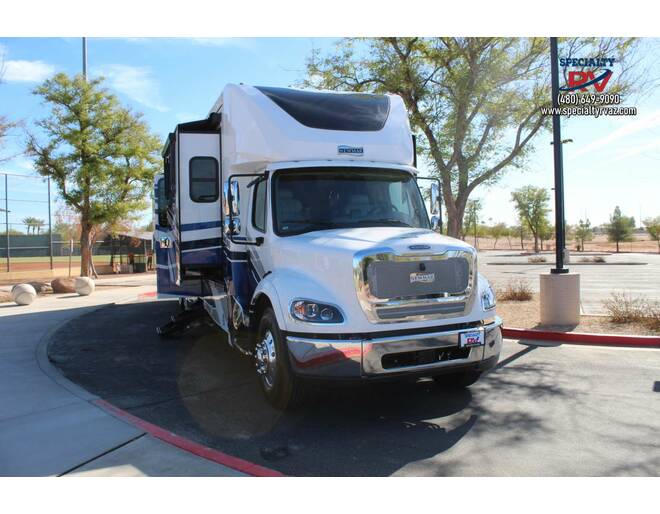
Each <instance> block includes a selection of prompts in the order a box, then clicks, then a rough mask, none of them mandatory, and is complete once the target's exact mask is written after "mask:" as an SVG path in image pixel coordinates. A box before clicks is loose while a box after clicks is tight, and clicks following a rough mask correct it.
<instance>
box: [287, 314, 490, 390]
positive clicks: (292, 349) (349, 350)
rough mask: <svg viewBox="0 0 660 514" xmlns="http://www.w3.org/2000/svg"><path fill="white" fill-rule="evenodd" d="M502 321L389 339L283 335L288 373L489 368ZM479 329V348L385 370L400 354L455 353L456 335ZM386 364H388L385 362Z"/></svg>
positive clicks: (361, 374) (357, 374) (353, 374)
mask: <svg viewBox="0 0 660 514" xmlns="http://www.w3.org/2000/svg"><path fill="white" fill-rule="evenodd" d="M501 325H502V320H501V319H500V318H495V321H494V322H493V323H489V324H487V325H483V326H482V327H476V328H472V329H462V330H451V331H434V332H428V333H423V334H414V335H400V336H393V337H376V335H377V334H374V337H368V338H366V337H362V338H350V337H347V338H345V339H315V338H308V337H301V336H294V335H287V337H286V341H287V346H288V348H289V357H290V359H289V360H290V362H291V366H292V368H293V371H294V372H295V373H296V374H297V375H300V376H309V377H318V378H346V379H348V378H370V377H385V376H389V375H401V374H404V375H405V374H422V375H423V374H424V373H425V372H428V373H429V374H430V375H432V374H434V373H435V372H436V371H437V372H442V371H445V369H451V368H455V367H456V368H458V367H469V366H470V365H478V364H480V363H483V362H488V363H489V364H492V365H494V363H495V362H496V361H497V357H498V356H499V354H500V350H501V348H502V331H501V328H500V327H501ZM478 328H480V329H482V330H483V331H484V345H483V346H475V347H472V348H470V349H469V353H468V355H466V356H462V357H461V358H453V359H451V360H442V361H440V360H438V361H434V362H428V363H423V364H416V365H405V366H391V365H390V366H386V367H384V365H383V357H386V356H396V355H397V354H399V355H404V354H406V353H407V352H418V351H424V350H438V352H436V353H437V354H438V355H442V354H443V353H444V352H453V351H456V350H458V340H459V334H460V333H461V332H469V331H474V330H476V329H478ZM390 362H391V361H390Z"/></svg>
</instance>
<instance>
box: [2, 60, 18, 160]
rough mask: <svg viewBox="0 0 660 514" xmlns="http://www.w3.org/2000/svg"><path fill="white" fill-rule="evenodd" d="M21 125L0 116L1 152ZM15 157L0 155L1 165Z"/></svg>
mask: <svg viewBox="0 0 660 514" xmlns="http://www.w3.org/2000/svg"><path fill="white" fill-rule="evenodd" d="M2 57H3V56H2V55H0V84H2V76H3V61H2ZM19 125H20V123H18V122H15V121H11V120H10V119H9V118H7V117H6V116H5V115H3V114H0V150H2V147H3V146H4V144H5V141H6V139H7V137H8V136H9V135H10V134H11V131H12V129H14V128H16V127H18V126H19ZM12 157H13V156H11V155H10V156H7V155H4V156H3V155H2V153H0V163H3V162H5V161H8V160H9V159H11V158H12Z"/></svg>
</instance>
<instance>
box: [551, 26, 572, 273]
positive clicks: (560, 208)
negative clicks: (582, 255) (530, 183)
mask: <svg viewBox="0 0 660 514" xmlns="http://www.w3.org/2000/svg"><path fill="white" fill-rule="evenodd" d="M550 61H551V62H550V71H551V77H552V107H553V114H552V144H553V153H554V164H555V240H556V245H555V246H556V248H555V254H556V256H555V267H554V268H552V269H551V270H550V272H551V273H555V274H556V273H568V268H565V267H564V250H565V247H566V231H565V227H564V162H563V156H562V142H563V141H562V139H561V120H560V116H559V111H558V109H559V55H558V50H557V38H556V37H551V38H550Z"/></svg>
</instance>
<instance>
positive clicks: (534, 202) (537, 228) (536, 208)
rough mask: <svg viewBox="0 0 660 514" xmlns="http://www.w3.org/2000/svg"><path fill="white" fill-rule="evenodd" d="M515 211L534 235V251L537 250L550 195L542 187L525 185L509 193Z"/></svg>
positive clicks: (548, 209)
mask: <svg viewBox="0 0 660 514" xmlns="http://www.w3.org/2000/svg"><path fill="white" fill-rule="evenodd" d="M511 199H512V200H513V202H514V203H515V206H516V211H517V212H518V216H519V217H520V219H521V220H522V221H521V224H524V225H525V226H526V227H527V228H528V229H529V231H530V232H531V233H532V236H534V252H535V253H538V251H539V236H540V233H541V231H542V230H543V227H544V225H545V224H547V223H548V220H547V215H548V212H550V208H549V207H548V202H549V201H550V195H549V194H548V191H546V190H545V189H543V188H542V187H534V186H525V187H522V188H520V189H517V190H516V191H514V192H513V193H511Z"/></svg>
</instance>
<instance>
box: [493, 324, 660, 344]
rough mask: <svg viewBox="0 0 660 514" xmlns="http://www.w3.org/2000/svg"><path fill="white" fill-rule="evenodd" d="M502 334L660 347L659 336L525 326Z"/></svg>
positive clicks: (575, 342)
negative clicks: (569, 330) (540, 328)
mask: <svg viewBox="0 0 660 514" xmlns="http://www.w3.org/2000/svg"><path fill="white" fill-rule="evenodd" d="M502 336H503V337H508V338H511V339H538V340H541V341H560V342H563V343H572V344H589V345H600V346H643V347H650V348H660V337H658V336H626V335H613V334H589V333H580V332H550V331H546V330H533V329H525V328H502Z"/></svg>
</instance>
